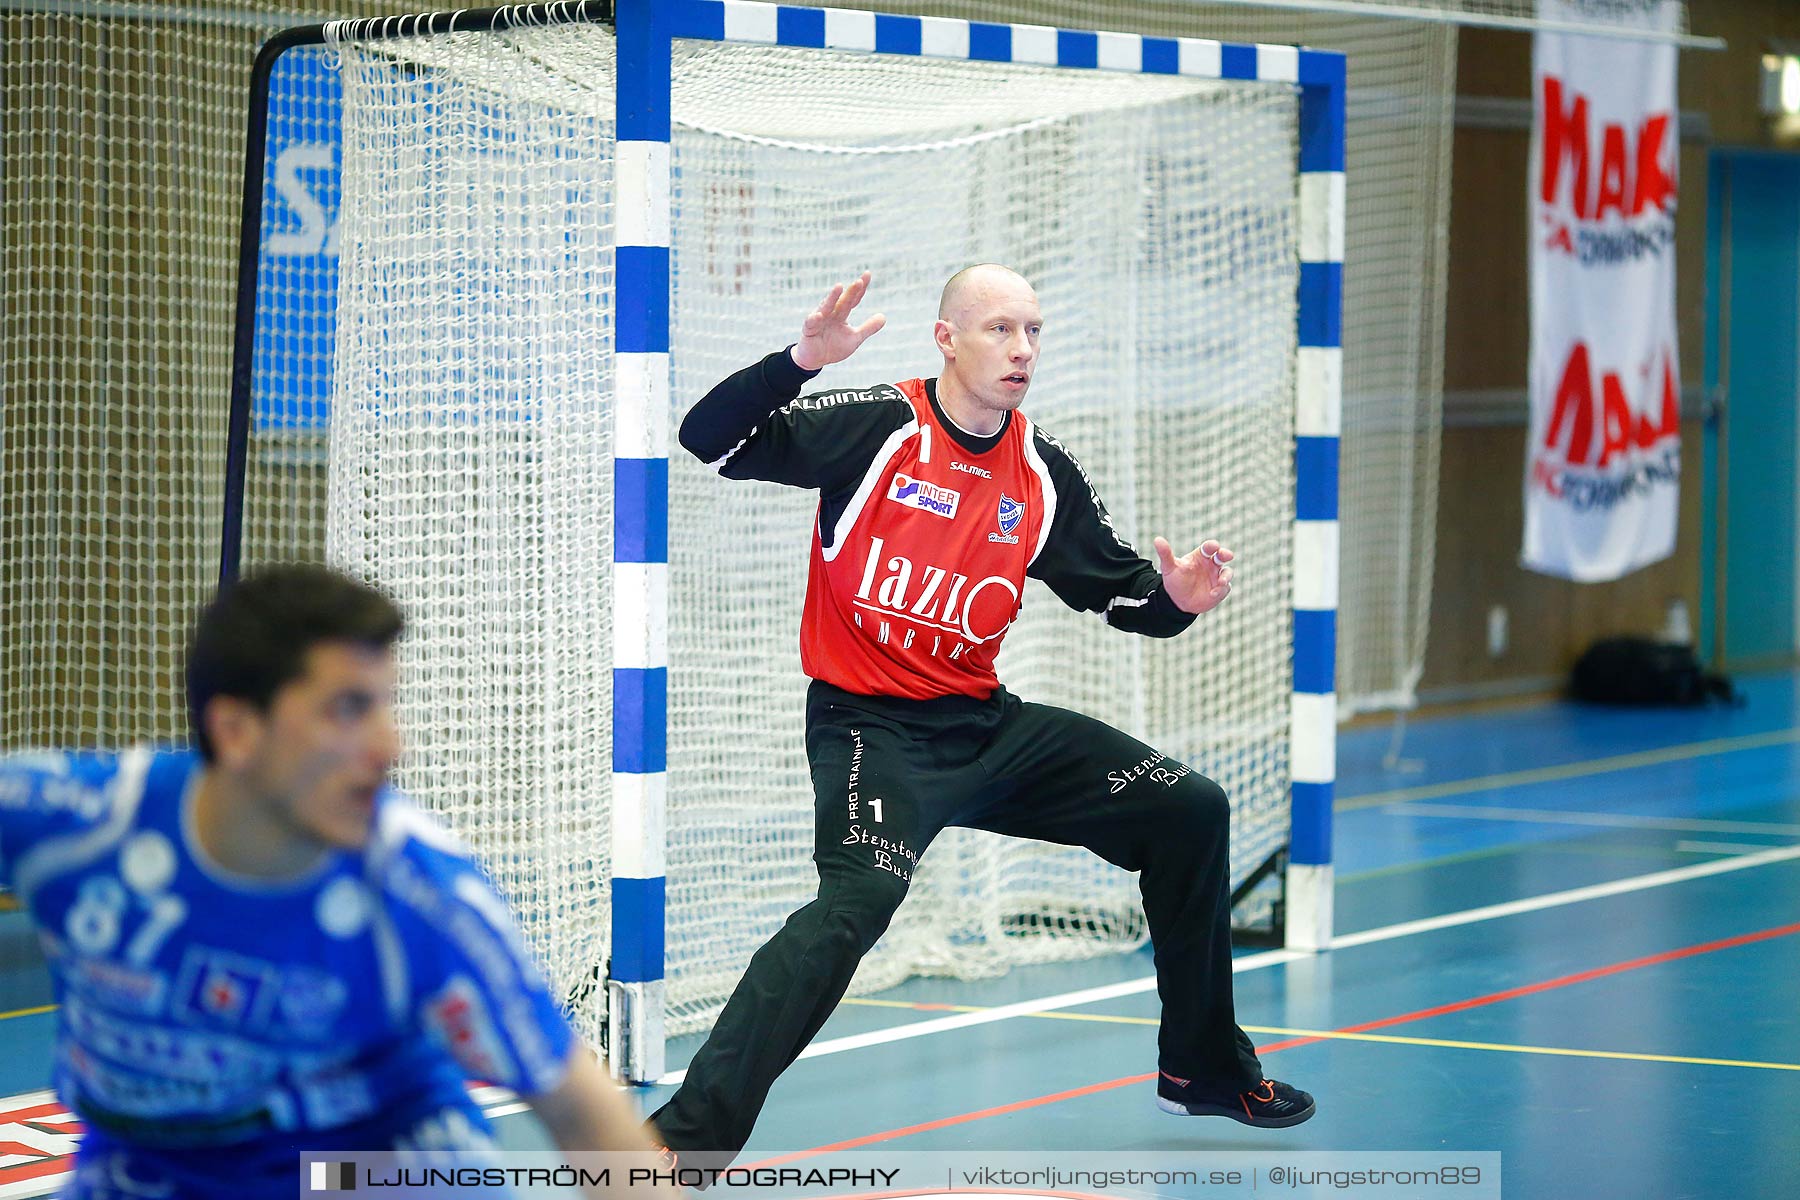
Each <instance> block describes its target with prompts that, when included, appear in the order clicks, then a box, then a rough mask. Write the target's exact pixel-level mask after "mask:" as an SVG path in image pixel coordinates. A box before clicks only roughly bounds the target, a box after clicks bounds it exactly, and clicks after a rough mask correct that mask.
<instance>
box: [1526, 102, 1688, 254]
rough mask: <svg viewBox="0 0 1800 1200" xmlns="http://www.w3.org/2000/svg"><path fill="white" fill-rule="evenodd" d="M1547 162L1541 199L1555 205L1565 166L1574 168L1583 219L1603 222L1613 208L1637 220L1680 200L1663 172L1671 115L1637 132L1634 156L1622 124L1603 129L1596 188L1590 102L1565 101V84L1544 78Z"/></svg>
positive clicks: (1574, 200)
mask: <svg viewBox="0 0 1800 1200" xmlns="http://www.w3.org/2000/svg"><path fill="white" fill-rule="evenodd" d="M1542 109H1543V122H1544V128H1543V139H1542V142H1543V161H1542V163H1541V164H1540V170H1539V172H1538V176H1539V198H1540V199H1541V200H1542V201H1543V202H1544V203H1545V204H1555V203H1556V201H1557V196H1558V194H1559V193H1560V192H1561V185H1562V179H1563V167H1564V165H1565V164H1567V165H1569V166H1570V167H1571V168H1572V169H1573V174H1574V180H1573V181H1572V183H1571V185H1570V190H1571V193H1572V194H1571V204H1570V207H1571V208H1572V209H1573V210H1574V213H1575V216H1576V218H1577V219H1579V220H1583V221H1586V220H1590V219H1592V220H1599V219H1600V218H1602V217H1604V216H1606V214H1607V212H1608V211H1609V210H1611V211H1616V212H1618V213H1619V214H1620V215H1621V216H1627V217H1635V216H1638V215H1639V214H1640V213H1642V212H1643V211H1644V210H1645V209H1647V208H1655V209H1658V210H1660V211H1665V212H1666V211H1667V210H1668V207H1669V204H1670V202H1671V201H1672V200H1674V199H1675V196H1676V184H1675V180H1674V179H1672V178H1671V177H1670V176H1669V173H1668V172H1667V171H1665V170H1664V169H1663V149H1664V145H1665V143H1666V142H1668V141H1669V114H1668V113H1655V114H1653V115H1652V116H1650V117H1649V118H1648V119H1647V120H1646V121H1645V122H1644V124H1643V125H1642V127H1640V128H1639V129H1638V130H1637V131H1636V133H1637V146H1636V150H1635V153H1634V152H1633V148H1632V146H1631V144H1630V136H1629V134H1628V133H1627V131H1626V129H1625V127H1624V126H1622V125H1616V124H1611V125H1606V126H1604V127H1602V128H1601V130H1600V172H1599V181H1598V186H1595V180H1594V172H1593V169H1592V164H1593V160H1594V154H1593V143H1592V139H1591V137H1590V136H1589V132H1588V98H1587V97H1586V96H1583V95H1582V94H1580V93H1579V92H1576V93H1574V94H1573V96H1572V98H1571V99H1570V100H1569V102H1568V103H1567V104H1565V103H1564V93H1563V83H1562V80H1560V79H1558V78H1556V77H1555V76H1554V75H1546V76H1544V97H1543V105H1542Z"/></svg>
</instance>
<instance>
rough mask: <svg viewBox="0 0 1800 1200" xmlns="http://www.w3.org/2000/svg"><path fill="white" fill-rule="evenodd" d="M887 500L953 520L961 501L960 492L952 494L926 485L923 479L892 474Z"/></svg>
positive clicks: (931, 484) (934, 486) (948, 490)
mask: <svg viewBox="0 0 1800 1200" xmlns="http://www.w3.org/2000/svg"><path fill="white" fill-rule="evenodd" d="M887 498H888V499H889V500H895V501H898V502H899V503H901V504H904V505H906V507H908V508H917V509H921V510H923V511H925V512H928V513H932V514H934V515H936V516H940V517H948V518H951V519H954V518H955V517H956V506H957V504H958V503H960V502H961V501H962V493H961V492H953V491H951V490H950V489H949V488H943V487H938V486H937V485H936V484H933V483H926V482H925V481H924V480H923V479H914V478H913V477H912V476H911V475H904V474H901V473H900V472H899V471H896V472H894V479H893V482H892V483H889V484H888V494H887Z"/></svg>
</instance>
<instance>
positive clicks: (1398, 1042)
mask: <svg viewBox="0 0 1800 1200" xmlns="http://www.w3.org/2000/svg"><path fill="white" fill-rule="evenodd" d="M844 1003H845V1004H860V1005H864V1006H866V1007H869V1008H911V1009H917V1008H919V1005H918V1004H916V1003H913V1002H910V1001H905V1000H865V999H861V998H856V997H852V998H849V999H846V1000H845V1001H844ZM926 1009H927V1011H933V1012H936V1011H945V1012H986V1011H987V1009H986V1008H985V1007H982V1006H977V1005H968V1004H930V1005H927V1006H926ZM1024 1015H1025V1016H1028V1017H1045V1018H1048V1019H1050V1020H1056V1021H1096V1022H1100V1023H1103V1024H1108V1025H1160V1024H1162V1022H1161V1021H1159V1020H1157V1019H1156V1018H1155V1017H1115V1016H1110V1015H1108V1014H1106V1013H1072V1012H1041V1013H1026V1014H1024ZM1243 1029H1244V1032H1246V1033H1272V1034H1275V1035H1276V1036H1278V1037H1310V1038H1325V1039H1330V1040H1333V1041H1342V1042H1386V1043H1388V1044H1390V1045H1395V1046H1438V1047H1442V1048H1444V1049H1447V1050H1497V1051H1501V1052H1504V1053H1507V1054H1550V1055H1557V1056H1560V1057H1564V1058H1617V1059H1625V1060H1628V1061H1631V1062H1663V1063H1685V1064H1688V1065H1691V1066H1701V1067H1755V1068H1758V1069H1760V1070H1764V1071H1800V1063H1778V1062H1752V1061H1750V1060H1747V1059H1739V1058H1688V1057H1683V1056H1681V1055H1675V1054H1632V1053H1629V1052H1627V1051H1623V1050H1576V1049H1571V1048H1568V1047H1564V1046H1516V1045H1511V1044H1506V1043H1501V1042H1457V1041H1450V1040H1448V1039H1446V1038H1415V1037H1396V1036H1394V1035H1393V1034H1385V1033H1337V1032H1334V1031H1332V1030H1329V1029H1283V1028H1281V1027H1279V1026H1274V1025H1245V1026H1243Z"/></svg>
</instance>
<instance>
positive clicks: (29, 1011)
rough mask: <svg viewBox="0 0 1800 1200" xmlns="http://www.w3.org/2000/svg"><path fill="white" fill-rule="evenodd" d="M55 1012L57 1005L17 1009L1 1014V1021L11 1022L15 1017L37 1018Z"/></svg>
mask: <svg viewBox="0 0 1800 1200" xmlns="http://www.w3.org/2000/svg"><path fill="white" fill-rule="evenodd" d="M55 1011H56V1005H54V1004H44V1005H40V1006H38V1007H37V1008H15V1009H13V1010H12V1011H11V1012H3V1013H0V1021H10V1020H12V1019H13V1018H14V1017H37V1016H42V1015H43V1014H44V1013H51V1012H55Z"/></svg>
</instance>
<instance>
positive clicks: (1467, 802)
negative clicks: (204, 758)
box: [0, 672, 1800, 1200]
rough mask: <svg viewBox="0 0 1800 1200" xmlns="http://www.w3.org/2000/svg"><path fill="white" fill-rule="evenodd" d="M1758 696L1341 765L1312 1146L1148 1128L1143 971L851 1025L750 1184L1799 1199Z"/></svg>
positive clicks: (1305, 963)
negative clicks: (851, 1163) (1110, 1159)
mask: <svg viewBox="0 0 1800 1200" xmlns="http://www.w3.org/2000/svg"><path fill="white" fill-rule="evenodd" d="M1738 682H1739V684H1740V686H1741V688H1742V690H1743V692H1744V693H1745V695H1746V697H1747V703H1745V704H1744V705H1743V706H1742V707H1741V708H1712V709H1707V710H1702V711H1691V712H1681V711H1674V710H1656V711H1648V712H1631V711H1622V710H1614V709H1600V708H1591V707H1583V706H1578V705H1572V704H1566V703H1546V704H1538V705H1533V706H1530V707H1522V708H1515V709H1510V710H1506V711H1499V712H1486V713H1479V714H1474V715H1459V716H1448V717H1435V718H1424V719H1414V720H1412V721H1411V722H1410V723H1409V725H1408V728H1407V731H1406V737H1405V742H1404V748H1403V749H1404V755H1405V758H1406V759H1407V760H1410V761H1408V762H1407V763H1405V764H1404V765H1403V766H1402V767H1401V769H1396V770H1388V769H1386V768H1384V766H1383V758H1384V753H1385V752H1386V751H1387V749H1388V746H1389V743H1390V740H1391V738H1390V730H1389V729H1388V728H1386V727H1385V726H1376V727H1370V728H1366V729H1359V730H1353V731H1350V732H1347V733H1346V734H1345V735H1344V737H1343V739H1342V742H1341V745H1340V763H1339V801H1338V815H1337V821H1336V859H1337V872H1338V887H1337V932H1338V936H1337V940H1336V943H1335V944H1334V946H1333V948H1332V950H1331V951H1330V952H1329V953H1326V954H1322V955H1306V956H1293V955H1289V954H1286V953H1284V952H1258V951H1246V952H1244V953H1243V954H1242V955H1241V957H1240V961H1239V964H1238V966H1239V973H1238V975H1237V980H1236V982H1237V1007H1238V1018H1239V1021H1240V1022H1241V1023H1242V1024H1243V1025H1244V1026H1245V1028H1246V1029H1248V1030H1249V1031H1250V1033H1251V1034H1252V1036H1253V1037H1254V1038H1255V1040H1256V1042H1257V1044H1258V1046H1259V1047H1260V1050H1261V1053H1262V1056H1263V1059H1264V1065H1265V1067H1266V1069H1267V1070H1268V1072H1269V1074H1270V1075H1272V1076H1274V1077H1275V1078H1279V1079H1286V1080H1289V1081H1291V1082H1293V1083H1295V1084H1297V1085H1299V1086H1301V1087H1304V1088H1306V1089H1307V1090H1309V1091H1311V1092H1313V1093H1314V1094H1315V1095H1316V1096H1317V1098H1318V1105H1319V1109H1318V1115H1317V1116H1316V1117H1314V1118H1313V1120H1311V1121H1310V1122H1308V1123H1306V1124H1304V1125H1301V1126H1298V1127H1296V1128H1293V1129H1287V1130H1253V1129H1248V1128H1245V1127H1243V1126H1241V1125H1237V1124H1233V1123H1231V1122H1228V1121H1223V1120H1219V1119H1216V1118H1204V1119H1196V1118H1183V1117H1174V1116H1169V1115H1166V1114H1164V1113H1162V1112H1160V1111H1158V1110H1157V1109H1156V1108H1155V1106H1154V1104H1153V1103H1152V1097H1153V1083H1152V1082H1151V1078H1150V1072H1151V1071H1153V1069H1154V1066H1155V1041H1156V1017H1157V1003H1156V997H1155V992H1154V990H1153V989H1152V987H1151V979H1150V975H1151V968H1150V958H1149V953H1148V951H1147V950H1146V951H1143V952H1140V953H1136V954H1128V955H1116V956H1112V957H1109V958H1103V959H1100V960H1096V961H1090V962H1086V963H1079V964H1072V965H1060V966H1053V967H1035V968H1026V969H1021V970H1018V971H1015V972H1013V973H1012V974H1010V975H1008V976H1006V977H1005V978H1002V979H999V980H992V981H984V982H977V983H961V982H955V981H944V980H915V981H913V982H911V983H908V984H905V985H903V986H901V987H899V988H896V989H893V990H892V991H889V992H886V993H884V994H882V995H880V996H875V997H870V998H867V999H862V1000H851V1001H847V1002H846V1003H845V1004H844V1006H843V1007H842V1008H840V1009H839V1011H838V1012H837V1014H836V1015H835V1016H833V1018H832V1019H831V1021H830V1023H829V1024H827V1025H826V1027H825V1029H824V1031H823V1033H822V1034H821V1035H820V1038H819V1040H818V1042H817V1043H815V1045H814V1047H813V1051H812V1052H811V1053H809V1055H808V1056H807V1057H805V1058H803V1059H802V1060H801V1061H800V1062H798V1063H796V1064H795V1065H794V1066H793V1067H792V1068H791V1069H790V1070H789V1072H788V1073H787V1074H786V1075H785V1076H784V1077H783V1078H782V1080H781V1081H780V1082H779V1083H778V1084H777V1085H776V1088H775V1091H774V1093H773V1095H772V1096H771V1097H770V1100H769V1104H768V1107H767V1109H766V1110H765V1111H764V1114H763V1118H762V1121H761V1123H760V1124H759V1126H758V1128H757V1133H756V1136H755V1139H754V1140H753V1142H752V1143H751V1146H750V1148H749V1150H748V1151H747V1152H746V1155H745V1158H744V1159H743V1160H742V1161H746V1162H754V1161H757V1159H758V1156H759V1154H760V1155H763V1156H765V1157H766V1156H767V1155H769V1154H773V1153H775V1152H778V1151H780V1152H792V1151H796V1150H819V1151H821V1152H825V1151H828V1150H829V1149H833V1148H847V1147H851V1146H855V1147H868V1148H871V1149H876V1148H882V1149H892V1150H1022V1151H1031V1150H1049V1149H1057V1150H1071V1149H1077V1150H1084V1151H1131V1152H1140V1151H1166V1150H1197V1151H1208V1152H1217V1151H1230V1150H1256V1151H1271V1150H1277V1149H1279V1150H1295V1151H1299V1150H1332V1151H1345V1150H1355V1151H1381V1152H1397V1151H1433V1152H1446V1151H1448V1152H1461V1151H1498V1152H1499V1153H1500V1155H1501V1156H1502V1157H1501V1163H1502V1178H1503V1188H1504V1194H1505V1195H1506V1196H1507V1197H1520V1198H1536V1197H1687V1196H1692V1197H1712V1196H1728V1197H1744V1198H1748V1197H1771V1198H1773V1197H1800V936H1797V935H1800V674H1795V673H1786V672H1784V673H1775V674H1765V675H1753V676H1745V677H1742V678H1740V679H1739V681H1738ZM0 957H3V962H0V1038H3V1039H4V1042H3V1043H0V1051H3V1052H0V1096H10V1097H13V1099H11V1100H9V1101H5V1102H4V1103H0V1113H4V1115H0V1125H3V1126H4V1128H3V1129H0V1200H4V1198H5V1197H8V1196H26V1195H41V1194H45V1193H46V1192H48V1191H49V1190H50V1189H51V1188H53V1187H54V1184H55V1180H56V1178H57V1174H58V1172H59V1171H60V1169H61V1162H60V1159H61V1156H62V1155H64V1154H66V1153H67V1152H68V1150H69V1148H70V1147H71V1146H72V1145H73V1140H72V1130H71V1128H70V1126H69V1123H68V1121H67V1119H66V1114H65V1113H63V1111H62V1110H61V1109H60V1108H59V1107H58V1106H57V1104H56V1102H55V1100H54V1098H53V1097H52V1096H50V1095H49V1094H47V1093H46V1092H44V1090H43V1089H44V1088H45V1087H46V1086H47V1081H48V1075H49V1057H50V1038H51V1030H52V1026H53V1022H54V1021H55V1016H54V1013H53V1011H51V1010H49V1009H48V1008H47V1007H45V1006H47V1005H48V1003H49V987H48V982H47V980H46V979H45V978H44V975H43V970H42V967H41V963H40V961H39V958H38V955H37V952H36V948H35V941H34V939H33V938H32V937H31V935H30V933H29V931H28V930H27V929H26V928H25V925H24V919H23V917H21V916H20V915H18V914H16V913H9V914H4V915H0ZM1095 992H1098V993H1099V994H1098V995H1095V994H1092V993H1095ZM695 1045H696V1041H695V1040H694V1039H683V1040H680V1041H677V1042H675V1043H672V1044H671V1046H670V1055H669V1058H670V1063H669V1065H670V1068H671V1070H679V1069H680V1068H681V1067H682V1066H684V1065H685V1063H686V1061H687V1059H688V1057H689V1055H691V1054H692V1052H693V1050H694V1048H695ZM668 1093H669V1089H668V1088H667V1087H657V1088H654V1089H646V1090H644V1091H643V1092H642V1093H640V1094H639V1096H638V1099H639V1100H640V1102H641V1103H642V1104H643V1105H644V1106H645V1107H646V1109H647V1108H648V1107H651V1106H653V1105H654V1104H656V1103H659V1102H660V1101H661V1099H662V1098H664V1097H665V1096H667V1095H668ZM499 1111H500V1112H502V1113H504V1112H505V1108H501V1109H500V1110H499ZM497 1120H498V1122H499V1126H500V1129H501V1132H502V1136H503V1138H504V1140H506V1141H507V1142H508V1143H509V1144H514V1145H535V1144H538V1143H539V1141H540V1134H539V1133H538V1131H536V1130H535V1129H533V1128H531V1126H530V1125H529V1118H527V1117H523V1116H514V1115H500V1116H498V1117H497Z"/></svg>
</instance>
